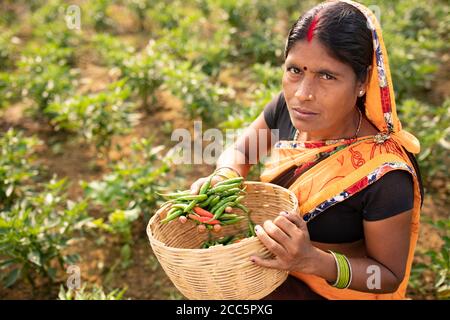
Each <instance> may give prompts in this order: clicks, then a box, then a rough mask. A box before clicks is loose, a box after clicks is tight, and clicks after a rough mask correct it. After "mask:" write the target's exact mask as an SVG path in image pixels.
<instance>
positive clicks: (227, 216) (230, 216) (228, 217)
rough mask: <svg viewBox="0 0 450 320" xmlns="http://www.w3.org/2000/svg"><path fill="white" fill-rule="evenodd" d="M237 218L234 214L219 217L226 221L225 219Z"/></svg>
mask: <svg viewBox="0 0 450 320" xmlns="http://www.w3.org/2000/svg"><path fill="white" fill-rule="evenodd" d="M237 217H239V216H238V215H237V214H234V213H224V214H223V215H221V216H220V219H224V220H226V219H234V218H237Z"/></svg>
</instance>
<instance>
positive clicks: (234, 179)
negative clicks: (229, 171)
mask: <svg viewBox="0 0 450 320" xmlns="http://www.w3.org/2000/svg"><path fill="white" fill-rule="evenodd" d="M242 181H244V178H243V177H237V178H231V179H227V180H223V181H220V182H218V183H216V184H215V185H214V186H215V187H219V186H222V185H227V184H233V183H239V184H241V183H242Z"/></svg>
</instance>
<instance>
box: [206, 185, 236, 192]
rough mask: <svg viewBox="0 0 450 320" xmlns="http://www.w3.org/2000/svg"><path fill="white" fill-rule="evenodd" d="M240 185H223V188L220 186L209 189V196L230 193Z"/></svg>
mask: <svg viewBox="0 0 450 320" xmlns="http://www.w3.org/2000/svg"><path fill="white" fill-rule="evenodd" d="M240 185H241V184H240V183H232V184H226V185H222V186H218V187H217V186H214V188H212V189H209V191H208V194H213V193H219V192H224V191H228V190H230V189H233V188H237V187H239V186H240Z"/></svg>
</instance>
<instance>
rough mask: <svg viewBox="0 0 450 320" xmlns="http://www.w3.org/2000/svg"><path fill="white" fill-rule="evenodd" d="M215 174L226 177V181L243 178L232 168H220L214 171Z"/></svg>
mask: <svg viewBox="0 0 450 320" xmlns="http://www.w3.org/2000/svg"><path fill="white" fill-rule="evenodd" d="M223 171H225V172H223ZM214 174H215V175H220V176H222V177H225V178H226V179H231V178H238V177H241V175H240V174H239V172H238V171H237V170H236V169H234V168H232V167H220V168H217V169H216V170H215V171H214Z"/></svg>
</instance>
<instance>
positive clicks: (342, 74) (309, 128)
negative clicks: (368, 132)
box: [283, 39, 364, 140]
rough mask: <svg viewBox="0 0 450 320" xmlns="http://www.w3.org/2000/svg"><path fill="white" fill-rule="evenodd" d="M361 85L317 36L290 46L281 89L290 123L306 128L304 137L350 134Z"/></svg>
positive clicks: (355, 126)
mask: <svg viewBox="0 0 450 320" xmlns="http://www.w3.org/2000/svg"><path fill="white" fill-rule="evenodd" d="M361 89H364V86H363V84H361V83H359V82H358V81H357V80H356V75H355V73H354V71H353V69H352V68H351V67H350V66H349V65H347V64H344V63H342V62H340V61H338V60H336V59H334V58H333V57H331V56H330V55H329V54H328V52H327V50H326V48H325V47H324V46H323V45H322V44H321V43H320V42H319V41H318V40H317V39H313V40H312V41H311V42H307V41H306V40H305V41H298V42H297V43H296V44H295V45H294V46H293V47H292V48H291V49H290V51H289V54H288V56H287V58H286V61H285V66H284V75H283V92H284V96H285V98H286V103H287V106H288V109H289V114H290V117H291V121H292V123H293V125H294V127H296V128H297V129H298V130H299V131H306V132H307V133H308V135H309V137H308V140H315V139H319V140H320V139H338V138H344V137H352V136H353V135H354V134H355V130H356V128H357V125H358V121H359V113H358V112H357V110H356V99H357V97H358V93H359V91H360V90H361Z"/></svg>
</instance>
